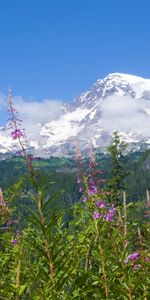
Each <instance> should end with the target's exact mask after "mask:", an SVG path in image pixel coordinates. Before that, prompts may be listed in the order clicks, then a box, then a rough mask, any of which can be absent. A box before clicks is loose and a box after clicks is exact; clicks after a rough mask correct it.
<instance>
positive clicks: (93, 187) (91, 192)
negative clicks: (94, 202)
mask: <svg viewBox="0 0 150 300" xmlns="http://www.w3.org/2000/svg"><path fill="white" fill-rule="evenodd" d="M96 193H97V188H96V186H91V187H90V189H89V194H90V195H94V194H96Z"/></svg>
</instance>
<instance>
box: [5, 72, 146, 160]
mask: <svg viewBox="0 0 150 300" xmlns="http://www.w3.org/2000/svg"><path fill="white" fill-rule="evenodd" d="M63 110H64V113H63V114H62V115H61V116H60V117H59V118H58V119H56V120H52V121H51V122H48V123H45V124H40V125H39V124H38V126H37V128H38V137H37V134H36V137H35V138H34V137H32V139H31V140H30V146H31V147H32V148H33V151H35V152H36V153H37V154H38V155H41V156H45V155H68V154H69V153H73V151H74V149H75V146H76V144H78V145H79V146H80V147H81V149H84V150H86V149H87V148H88V147H89V144H90V143H92V144H93V146H94V147H101V149H104V148H106V147H107V146H108V144H109V143H110V141H111V137H112V132H113V131H114V130H115V129H116V130H119V131H120V134H121V138H122V139H123V140H125V141H126V142H127V143H129V144H130V145H131V147H138V148H139V145H140V144H144V145H147V146H148V147H149V146H150V132H149V127H150V79H144V78H142V77H138V76H133V75H128V74H121V73H113V74H109V75H108V76H106V77H105V78H104V79H98V80H97V82H96V83H95V84H94V85H93V86H92V87H91V88H90V89H89V90H88V91H86V92H84V93H82V94H81V95H79V96H78V97H76V99H74V101H72V102H70V103H67V104H64V108H63ZM13 145H14V141H12V139H11V138H10V137H9V134H8V130H6V129H5V128H0V152H1V153H6V152H9V151H11V150H13V149H14V147H13ZM15 145H16V142H15Z"/></svg>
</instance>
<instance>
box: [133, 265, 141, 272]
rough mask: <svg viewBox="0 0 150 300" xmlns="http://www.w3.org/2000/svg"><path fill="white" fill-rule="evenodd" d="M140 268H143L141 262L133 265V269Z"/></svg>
mask: <svg viewBox="0 0 150 300" xmlns="http://www.w3.org/2000/svg"><path fill="white" fill-rule="evenodd" d="M139 268H141V264H138V265H134V266H133V270H134V271H135V270H138V269H139Z"/></svg>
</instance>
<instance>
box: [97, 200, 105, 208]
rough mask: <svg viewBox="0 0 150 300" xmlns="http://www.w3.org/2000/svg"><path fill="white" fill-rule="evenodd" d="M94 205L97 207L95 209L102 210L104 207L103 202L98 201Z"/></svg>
mask: <svg viewBox="0 0 150 300" xmlns="http://www.w3.org/2000/svg"><path fill="white" fill-rule="evenodd" d="M96 205H97V207H99V208H104V207H106V204H105V203H104V202H103V201H98V202H97V203H96Z"/></svg>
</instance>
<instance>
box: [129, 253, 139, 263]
mask: <svg viewBox="0 0 150 300" xmlns="http://www.w3.org/2000/svg"><path fill="white" fill-rule="evenodd" d="M139 258H140V253H139V252H134V253H132V254H130V255H129V256H128V261H129V260H135V261H136V260H138V259H139Z"/></svg>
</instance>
